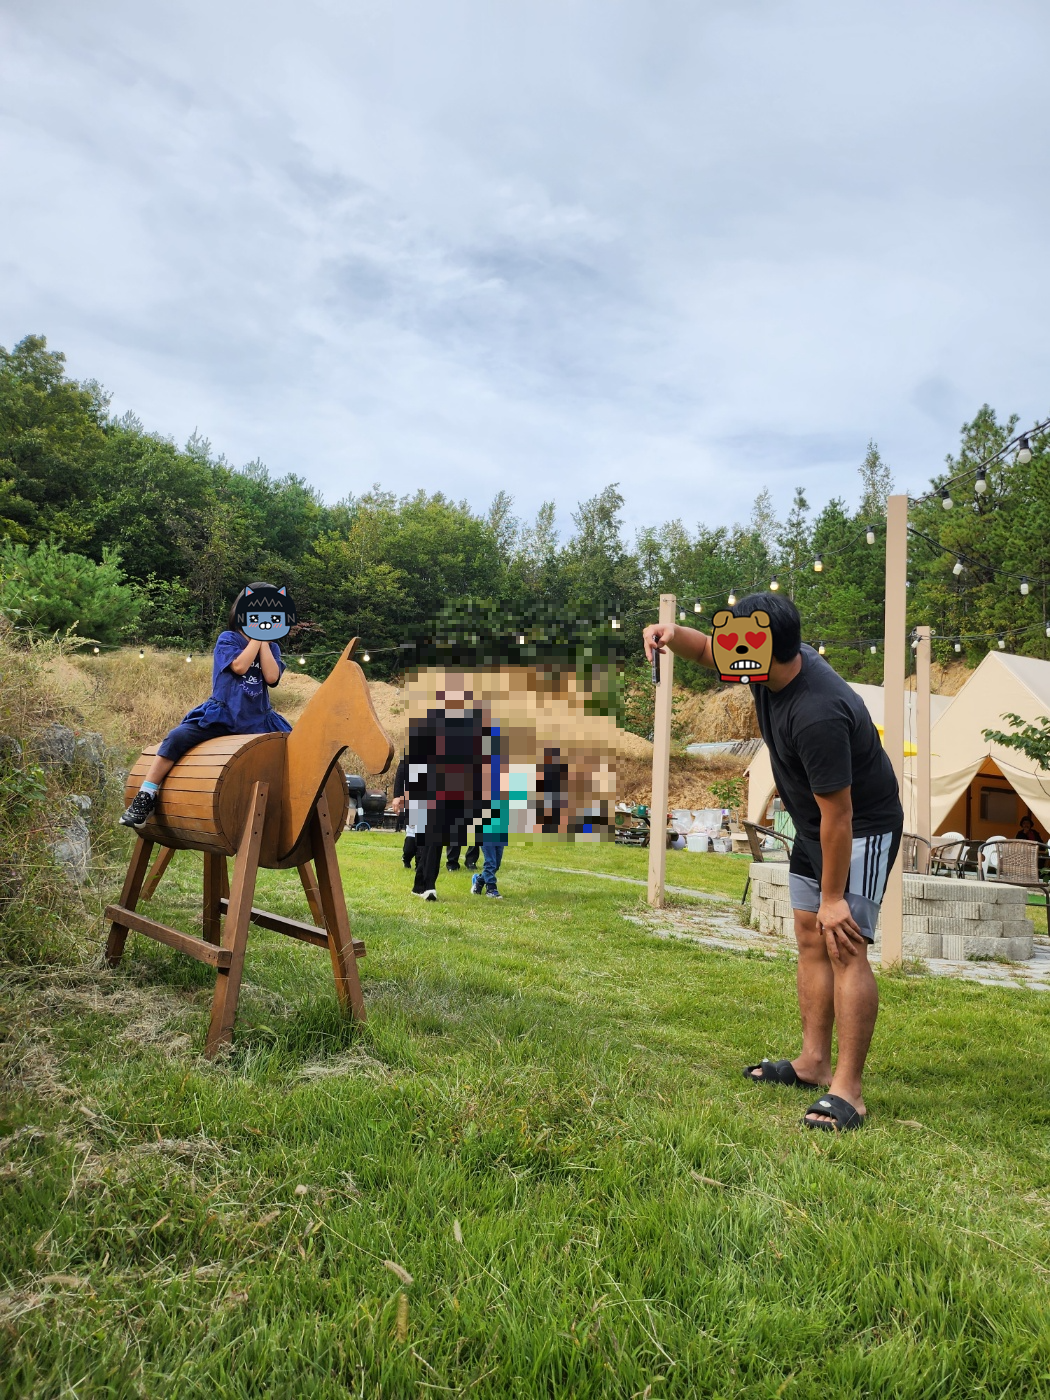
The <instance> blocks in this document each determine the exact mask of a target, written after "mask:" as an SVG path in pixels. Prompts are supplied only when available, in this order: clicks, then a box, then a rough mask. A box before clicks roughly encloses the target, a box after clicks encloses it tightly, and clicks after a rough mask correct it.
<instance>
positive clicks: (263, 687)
mask: <svg viewBox="0 0 1050 1400" xmlns="http://www.w3.org/2000/svg"><path fill="white" fill-rule="evenodd" d="M247 645H248V639H247V638H246V637H242V636H241V634H240V632H221V633H220V634H219V640H218V641H217V642H216V643H215V656H214V659H213V662H212V681H211V696H210V697H209V699H207V700H205V701H204V703H203V704H202V705H197V706H196V707H195V708H194V709H192V710H190V712H189V714H188V715H185V716H184V717H183V720H182V723H183V724H197V725H202V726H206V725H213V724H222V725H225V726H226V727H227V729H229V731H230V733H231V734H290V733H291V732H292V726H291V725H290V724H289V723H288V721H287V720H286V719H285V717H284V715H279V714H278V713H277V711H276V710H275V709H274V708H273V706H272V705H271V704H270V687H269V686H268V685H267V683H266V681H265V680H264V679H263V673H262V667H261V666H260V665H259V661H258V658H256V660H255V661H253V662H252V664H251V665H250V666H249V667H248V669H247V671H245V673H244V675H243V676H238V675H236V674H235V673H234V672H233V671H231V670H230V662H231V661H236V660H237V658H238V656H240V654H241V652H242V651H243V650H244V648H245V647H246V646H247ZM269 646H270V654H271V655H272V656H273V659H274V660H275V661H276V662H277V672H278V676H277V679H278V680H280V678H281V675H283V673H284V662H283V661H282V660H281V648H280V647H279V646H278V645H277V643H276V642H270V644H269ZM275 684H276V682H275Z"/></svg>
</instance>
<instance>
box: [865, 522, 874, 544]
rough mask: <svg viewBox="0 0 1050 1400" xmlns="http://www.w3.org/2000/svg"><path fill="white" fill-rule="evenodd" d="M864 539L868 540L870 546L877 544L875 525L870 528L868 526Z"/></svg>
mask: <svg viewBox="0 0 1050 1400" xmlns="http://www.w3.org/2000/svg"><path fill="white" fill-rule="evenodd" d="M864 538H865V539H866V540H867V542H868V543H869V544H874V543H875V526H874V525H869V526H868V528H867V530H866V531H865V532H864Z"/></svg>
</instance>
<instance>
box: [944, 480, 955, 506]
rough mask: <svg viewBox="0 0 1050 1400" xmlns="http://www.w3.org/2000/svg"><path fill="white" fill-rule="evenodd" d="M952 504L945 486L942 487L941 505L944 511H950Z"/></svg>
mask: <svg viewBox="0 0 1050 1400" xmlns="http://www.w3.org/2000/svg"><path fill="white" fill-rule="evenodd" d="M954 504H955V502H954V501H953V500H952V493H951V492H950V491H949V490H948V488H947V486H942V487H941V505H942V506H943V507H944V509H945V510H951V508H952V506H953V505H954Z"/></svg>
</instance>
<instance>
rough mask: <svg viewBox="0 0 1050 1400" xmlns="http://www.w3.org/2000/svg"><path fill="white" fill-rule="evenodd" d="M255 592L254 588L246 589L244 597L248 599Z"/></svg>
mask: <svg viewBox="0 0 1050 1400" xmlns="http://www.w3.org/2000/svg"><path fill="white" fill-rule="evenodd" d="M254 592H255V589H254V588H245V590H244V596H245V597H246V598H250V597H251V596H252V594H253V593H254Z"/></svg>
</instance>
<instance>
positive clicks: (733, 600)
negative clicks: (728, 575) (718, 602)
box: [726, 588, 736, 608]
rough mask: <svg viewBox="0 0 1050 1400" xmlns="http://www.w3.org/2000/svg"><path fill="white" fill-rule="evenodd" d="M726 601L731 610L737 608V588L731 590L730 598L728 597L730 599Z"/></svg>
mask: <svg viewBox="0 0 1050 1400" xmlns="http://www.w3.org/2000/svg"><path fill="white" fill-rule="evenodd" d="M726 601H727V602H728V603H729V606H730V607H731V608H735V607H736V589H735V588H731V589H730V590H729V597H728V599H727V600H726Z"/></svg>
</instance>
